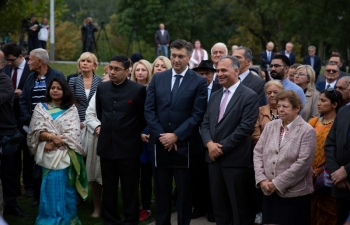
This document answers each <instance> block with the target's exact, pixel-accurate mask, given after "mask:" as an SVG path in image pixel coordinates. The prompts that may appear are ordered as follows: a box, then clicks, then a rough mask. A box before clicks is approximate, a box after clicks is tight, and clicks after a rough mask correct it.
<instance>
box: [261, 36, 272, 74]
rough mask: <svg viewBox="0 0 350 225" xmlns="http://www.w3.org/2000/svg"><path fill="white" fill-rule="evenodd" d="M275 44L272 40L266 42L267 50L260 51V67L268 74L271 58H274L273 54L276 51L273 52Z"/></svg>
mask: <svg viewBox="0 0 350 225" xmlns="http://www.w3.org/2000/svg"><path fill="white" fill-rule="evenodd" d="M274 47H275V45H274V44H273V42H272V41H270V42H268V43H267V44H266V50H265V51H262V52H260V55H259V58H260V69H261V70H262V71H264V72H265V74H267V70H268V69H267V67H268V66H270V64H271V60H272V59H273V56H274V55H275V53H274V52H273V49H274Z"/></svg>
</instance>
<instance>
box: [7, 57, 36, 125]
mask: <svg viewBox="0 0 350 225" xmlns="http://www.w3.org/2000/svg"><path fill="white" fill-rule="evenodd" d="M12 70H13V68H12V67H11V66H9V65H6V66H5V67H4V68H3V71H2V72H4V73H6V74H7V75H8V76H9V77H10V78H11V73H12ZM30 73H31V71H30V69H29V65H28V63H27V62H26V64H25V66H24V70H23V73H22V76H21V80H20V81H19V83H18V86H17V89H20V90H22V91H23V87H24V84H25V82H26V80H27V78H28V76H29V74H30ZM13 113H14V115H15V119H16V122H17V125H18V127H19V128H21V127H22V124H21V120H20V116H21V109H20V107H19V98H15V99H14V102H13Z"/></svg>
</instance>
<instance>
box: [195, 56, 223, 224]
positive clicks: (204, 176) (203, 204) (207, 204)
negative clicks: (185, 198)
mask: <svg viewBox="0 0 350 225" xmlns="http://www.w3.org/2000/svg"><path fill="white" fill-rule="evenodd" d="M192 70H194V71H196V72H197V73H198V74H200V75H202V76H203V77H204V78H205V79H206V80H207V85H208V87H207V90H208V101H209V98H210V95H211V94H212V93H214V92H215V91H217V90H219V89H221V88H222V86H221V85H220V84H219V83H217V82H215V81H214V73H215V72H216V69H214V67H213V63H212V62H211V61H210V60H202V61H201V62H200V64H199V65H198V67H196V68H193V69H192ZM199 145H200V146H201V147H203V148H204V151H202V152H201V154H198V155H196V156H195V157H194V160H193V161H194V163H195V165H193V166H192V171H193V172H192V181H193V182H192V184H193V185H192V188H193V212H192V219H197V218H199V217H201V216H205V215H206V216H207V220H208V221H209V222H215V219H214V215H213V204H212V202H211V195H210V185H209V171H208V164H207V163H206V162H205V160H204V159H205V153H206V152H207V151H208V149H206V148H205V147H204V145H203V144H202V141H201V140H200V143H199Z"/></svg>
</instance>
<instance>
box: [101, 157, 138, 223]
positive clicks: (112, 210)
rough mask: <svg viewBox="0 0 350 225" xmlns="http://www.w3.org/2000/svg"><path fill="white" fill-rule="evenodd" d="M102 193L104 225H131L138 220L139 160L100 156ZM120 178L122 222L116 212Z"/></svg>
mask: <svg viewBox="0 0 350 225" xmlns="http://www.w3.org/2000/svg"><path fill="white" fill-rule="evenodd" d="M100 163H101V173H102V183H103V193H102V217H103V224H105V225H117V224H123V225H132V224H138V222H139V195H138V188H139V180H140V160H139V158H131V159H106V158H100ZM119 179H120V185H121V193H122V201H123V212H124V217H125V220H124V221H123V222H122V220H121V217H120V215H119V212H118V184H119Z"/></svg>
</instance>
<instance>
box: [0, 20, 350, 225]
mask: <svg viewBox="0 0 350 225" xmlns="http://www.w3.org/2000/svg"><path fill="white" fill-rule="evenodd" d="M162 30H163V32H162ZM157 33H159V34H158V35H160V36H163V35H164V34H167V33H165V31H164V25H163V24H161V25H160V31H159V32H157ZM156 40H157V34H156ZM158 44H159V46H158V47H159V49H160V52H163V54H167V48H168V46H167V45H168V44H167V43H166V42H162V41H161V42H159V43H158ZM169 47H170V51H169V55H170V57H169V58H168V57H166V56H158V57H157V58H156V59H155V60H154V62H149V61H147V60H145V59H140V60H138V61H132V60H130V59H129V58H128V57H126V56H124V55H118V54H117V55H114V56H113V57H112V58H111V59H110V61H109V63H108V65H107V66H105V67H104V74H103V75H102V76H99V75H98V74H96V73H95V71H96V69H97V67H98V65H99V62H98V59H97V57H96V56H95V55H94V54H93V53H92V52H88V51H86V52H84V53H82V54H81V56H80V57H79V59H78V60H77V67H78V71H77V74H73V75H70V76H68V77H67V78H66V77H65V76H64V75H63V74H62V72H60V71H58V70H55V69H53V68H51V67H50V66H49V57H48V52H47V51H46V50H45V49H43V48H36V49H33V50H32V51H31V52H30V54H29V57H28V59H25V57H23V55H22V52H21V48H20V47H19V46H18V45H17V44H15V43H8V44H5V45H4V46H3V47H2V49H1V51H0V62H1V64H0V65H1V67H2V65H5V67H4V68H0V69H1V70H2V72H1V73H0V80H1V82H0V89H1V90H2V91H1V92H0V112H1V117H0V144H1V151H2V152H1V175H0V177H1V183H2V185H1V187H2V191H0V192H1V193H3V198H0V200H1V201H4V203H5V207H4V213H5V214H9V215H14V216H20V217H26V216H28V215H27V214H26V213H25V212H24V211H23V210H22V209H21V208H20V206H18V204H17V201H16V197H17V196H18V195H20V194H21V182H20V177H21V174H22V177H23V186H24V195H25V196H26V197H28V198H29V197H32V196H33V197H34V201H33V202H32V203H31V206H32V207H38V216H37V218H36V224H45V225H47V224H81V222H80V220H79V218H78V216H77V210H78V207H77V204H78V203H79V202H81V201H84V200H85V199H86V198H87V197H88V195H89V191H91V196H92V201H93V205H94V208H93V209H91V211H92V214H91V217H92V218H99V217H102V219H103V222H104V224H138V222H139V221H145V220H147V219H148V218H149V217H150V216H151V214H152V213H155V220H156V224H160V225H163V224H164V225H165V224H171V222H170V216H171V213H172V207H173V204H175V206H176V209H177V221H178V224H181V225H189V224H190V222H191V220H193V219H197V218H199V217H203V216H205V217H206V218H207V220H208V221H209V222H216V224H219V225H230V224H232V225H233V224H254V223H255V224H281V225H289V224H290V225H294V224H315V225H316V224H317V225H322V224H325V225H326V224H327V225H331V224H344V223H345V222H346V220H347V218H348V216H349V212H350V200H349V199H350V198H349V197H350V178H349V176H348V174H349V173H350V153H349V151H348V149H349V146H350V141H349V140H350V128H349V127H350V119H349V116H348V115H350V106H349V105H350V76H349V75H348V74H346V72H343V73H340V68H341V67H342V65H343V62H342V59H341V56H340V54H339V53H337V52H333V53H332V55H331V57H330V59H329V61H328V62H327V64H326V65H325V69H324V73H323V74H321V64H320V61H319V58H318V57H317V56H316V55H315V51H316V48H315V47H313V46H310V47H309V48H308V50H309V51H308V52H309V55H308V56H306V57H304V60H303V63H302V64H296V63H295V61H296V59H295V58H296V57H295V55H294V53H293V52H292V49H293V44H292V43H290V42H289V43H287V44H286V49H285V50H284V51H280V52H278V53H276V52H273V49H274V44H273V43H272V42H269V43H267V45H266V51H263V52H261V53H260V62H261V65H260V67H259V68H255V67H254V66H253V64H252V55H253V54H252V52H251V50H250V49H249V48H247V47H244V46H233V48H232V55H228V49H227V47H226V45H225V44H224V43H216V44H215V45H213V46H212V48H211V50H210V55H208V53H207V51H206V50H204V49H203V48H202V46H201V42H200V40H196V41H195V42H194V44H191V43H190V42H187V41H186V40H182V39H178V40H175V41H173V42H172V43H171V44H169ZM165 48H166V50H165ZM209 57H210V59H211V60H209V59H208V58H209ZM5 62H6V63H5ZM22 155H23V156H22ZM22 157H23V159H22ZM173 181H174V184H175V185H174V184H173ZM118 187H120V188H121V196H119V193H118ZM139 190H140V192H139ZM139 193H140V195H139ZM153 193H154V196H155V208H156V211H155V212H152V211H151V204H152V194H153ZM119 199H121V201H122V208H119V207H118V201H119ZM2 210H3V208H2V203H1V202H0V212H1V213H2Z"/></svg>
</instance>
